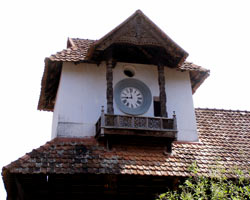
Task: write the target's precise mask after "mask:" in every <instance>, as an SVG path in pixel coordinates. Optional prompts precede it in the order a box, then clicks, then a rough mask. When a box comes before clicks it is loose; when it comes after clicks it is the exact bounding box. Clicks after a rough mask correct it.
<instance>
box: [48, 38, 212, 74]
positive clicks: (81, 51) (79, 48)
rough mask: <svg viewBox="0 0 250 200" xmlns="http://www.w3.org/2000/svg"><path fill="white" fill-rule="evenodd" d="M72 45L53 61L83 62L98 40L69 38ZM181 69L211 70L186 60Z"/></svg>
mask: <svg viewBox="0 0 250 200" xmlns="http://www.w3.org/2000/svg"><path fill="white" fill-rule="evenodd" d="M69 41H70V42H69V43H70V45H69V46H68V48H67V49H64V50H62V51H60V52H57V53H56V54H53V55H51V56H50V57H49V59H50V60H51V61H63V62H81V61H86V55H87V52H88V50H89V48H90V47H91V45H93V44H94V43H95V42H96V41H97V40H88V39H80V38H69ZM179 69H180V70H184V71H199V72H209V70H207V69H205V68H203V67H201V66H198V65H195V64H193V63H191V62H184V63H183V65H182V66H180V67H179Z"/></svg>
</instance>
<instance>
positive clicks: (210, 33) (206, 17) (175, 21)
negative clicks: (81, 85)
mask: <svg viewBox="0 0 250 200" xmlns="http://www.w3.org/2000/svg"><path fill="white" fill-rule="evenodd" d="M137 9H140V10H142V11H143V12H144V14H146V15H147V16H148V17H149V18H150V19H151V20H152V21H153V22H154V23H155V24H157V25H158V26H159V27H160V28H161V29H162V30H163V31H164V32H165V33H166V34H167V35H168V36H170V37H171V38H172V39H173V40H174V41H175V42H176V43H177V44H179V45H180V46H181V47H182V48H183V49H185V50H186V51H187V52H188V53H189V57H188V58H187V61H191V62H193V63H195V64H197V65H200V66H202V67H205V68H207V69H210V70H211V72H210V76H209V77H208V78H207V80H206V81H205V82H204V83H203V84H202V85H201V86H200V88H199V89H198V90H197V91H196V93H195V94H194V96H193V98H194V105H195V107H201V108H218V109H233V110H249V111H250V102H249V101H250V94H249V86H250V77H249V74H250V64H249V63H250V62H249V60H248V59H249V52H250V50H249V47H250V37H249V36H250V12H249V10H250V1H248V0H207V1H205V0H188V1H187V0H175V1H172V0H157V1H146V0H143V1H140V0H133V1H132V0H131V1H130V0H126V1H118V0H116V1H115V0H106V1H101V0H100V1H98V0H91V1H86V0H81V1H76V0H71V1H63V0H60V1H58V0H50V1H47V0H43V1H27V0H22V1H17V0H16V1H11V0H8V1H7V0H5V1H4V0H2V1H1V2H0V58H1V59H0V60H1V61H0V70H1V72H0V91H1V98H0V106H1V109H0V120H1V123H0V124H1V125H0V169H1V168H2V166H5V165H7V164H9V163H10V162H12V161H14V160H16V159H17V158H19V157H21V156H23V155H24V154H25V153H27V152H30V151H31V150H32V149H34V148H37V147H39V146H41V145H43V144H44V143H45V142H46V141H49V140H50V137H51V122H52V114H53V113H51V112H45V111H38V110H37V103H38V99H39V95H40V87H41V78H42V74H43V70H44V58H45V57H48V56H50V55H51V54H54V53H56V52H58V51H61V50H62V49H64V48H66V42H67V38H68V37H73V38H74V37H77V38H83V39H99V38H101V37H102V36H103V35H105V34H106V33H107V32H109V31H110V30H112V29H113V28H115V27H116V26H117V25H119V24H120V23H121V22H123V21H124V20H125V19H126V18H128V17H129V16H130V15H132V14H133V13H134V12H135V11H136V10H137ZM5 198H6V192H5V190H4V187H3V183H2V181H0V200H2V199H5Z"/></svg>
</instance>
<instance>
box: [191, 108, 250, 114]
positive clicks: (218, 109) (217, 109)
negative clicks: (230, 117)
mask: <svg viewBox="0 0 250 200" xmlns="http://www.w3.org/2000/svg"><path fill="white" fill-rule="evenodd" d="M195 110H197V111H198V110H210V111H213V110H214V111H226V112H247V113H250V110H232V109H223V108H200V107H198V108H195Z"/></svg>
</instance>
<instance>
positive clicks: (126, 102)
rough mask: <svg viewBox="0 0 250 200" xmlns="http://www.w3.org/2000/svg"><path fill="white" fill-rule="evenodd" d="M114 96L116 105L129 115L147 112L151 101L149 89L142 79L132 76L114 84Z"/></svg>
mask: <svg viewBox="0 0 250 200" xmlns="http://www.w3.org/2000/svg"><path fill="white" fill-rule="evenodd" d="M114 97H115V102H116V105H117V107H118V108H119V109H120V110H121V111H122V112H123V113H126V114H130V115H141V114H143V113H145V112H147V111H148V109H149V107H150V105H151V102H152V95H151V92H150V89H149V88H148V87H147V85H146V84H144V83H143V82H142V81H140V80H137V79H134V78H127V79H123V80H121V81H119V82H118V83H117V84H116V86H115V95H114Z"/></svg>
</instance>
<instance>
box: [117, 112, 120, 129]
mask: <svg viewBox="0 0 250 200" xmlns="http://www.w3.org/2000/svg"><path fill="white" fill-rule="evenodd" d="M116 120H117V123H116V126H117V128H120V116H119V115H117V116H116Z"/></svg>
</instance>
